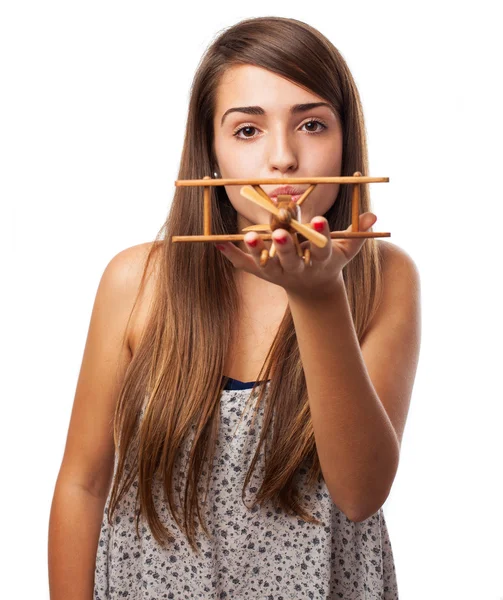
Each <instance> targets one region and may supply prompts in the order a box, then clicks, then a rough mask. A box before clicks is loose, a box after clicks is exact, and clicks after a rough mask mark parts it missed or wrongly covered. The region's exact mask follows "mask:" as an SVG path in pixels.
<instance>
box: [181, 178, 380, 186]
mask: <svg viewBox="0 0 503 600" xmlns="http://www.w3.org/2000/svg"><path fill="white" fill-rule="evenodd" d="M354 181H355V178H354V176H347V177H282V178H279V179H275V178H272V177H271V178H266V179H210V180H209V181H206V179H177V180H176V181H175V186H176V187H191V186H204V185H210V186H215V185H273V184H278V185H290V184H292V185H294V184H296V183H299V184H300V183H309V184H313V183H314V184H316V185H317V184H318V183H354ZM388 182H389V177H363V176H362V177H361V180H360V181H359V183H388Z"/></svg>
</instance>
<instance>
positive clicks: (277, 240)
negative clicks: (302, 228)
mask: <svg viewBox="0 0 503 600" xmlns="http://www.w3.org/2000/svg"><path fill="white" fill-rule="evenodd" d="M274 241H275V242H278V244H286V237H282V238H274Z"/></svg>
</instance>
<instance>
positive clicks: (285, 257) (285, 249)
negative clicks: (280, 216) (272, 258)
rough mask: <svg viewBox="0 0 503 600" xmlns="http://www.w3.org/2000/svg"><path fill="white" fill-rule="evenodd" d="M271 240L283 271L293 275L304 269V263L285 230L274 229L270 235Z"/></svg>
mask: <svg viewBox="0 0 503 600" xmlns="http://www.w3.org/2000/svg"><path fill="white" fill-rule="evenodd" d="M272 239H273V241H274V245H275V246H276V253H277V255H278V257H279V262H280V263H281V266H282V268H283V270H284V271H288V272H289V273H295V272H297V271H302V270H303V269H304V268H305V265H304V261H303V260H302V259H301V257H300V256H299V255H298V254H297V248H296V246H295V243H294V241H293V238H292V235H291V234H290V233H289V232H288V231H286V229H281V228H280V229H275V230H274V231H273V233H272Z"/></svg>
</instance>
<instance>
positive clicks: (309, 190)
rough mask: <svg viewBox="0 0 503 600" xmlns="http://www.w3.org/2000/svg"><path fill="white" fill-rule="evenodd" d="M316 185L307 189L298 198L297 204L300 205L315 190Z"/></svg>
mask: <svg viewBox="0 0 503 600" xmlns="http://www.w3.org/2000/svg"><path fill="white" fill-rule="evenodd" d="M315 187H316V185H310V186H309V187H308V188H307V190H306V191H305V192H304V193H303V194H302V196H301V197H300V198H299V199H298V200H297V206H300V205H301V204H302V203H303V202H304V200H305V199H306V198H307V197H308V196H309V194H310V193H311V192H312V191H313V190H314V188H315Z"/></svg>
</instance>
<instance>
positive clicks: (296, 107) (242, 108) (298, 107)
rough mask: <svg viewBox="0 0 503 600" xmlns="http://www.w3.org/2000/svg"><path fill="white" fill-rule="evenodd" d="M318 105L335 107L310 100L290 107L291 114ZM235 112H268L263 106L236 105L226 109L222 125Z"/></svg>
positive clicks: (254, 113) (258, 113) (257, 113)
mask: <svg viewBox="0 0 503 600" xmlns="http://www.w3.org/2000/svg"><path fill="white" fill-rule="evenodd" d="M318 106H328V108H330V110H332V111H333V108H332V107H331V106H330V104H328V103H327V102H309V103H307V104H294V105H293V106H292V107H291V108H290V114H292V115H295V114H297V113H301V112H305V111H306V110H311V109H313V108H317V107H318ZM233 112H241V113H246V114H247V115H265V114H266V112H265V110H264V109H263V108H262V107H261V106H236V107H235V108H229V110H226V111H225V112H224V114H223V116H222V120H221V121H220V126H222V125H223V124H224V119H225V117H226V116H227V115H228V114H230V113H233Z"/></svg>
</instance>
